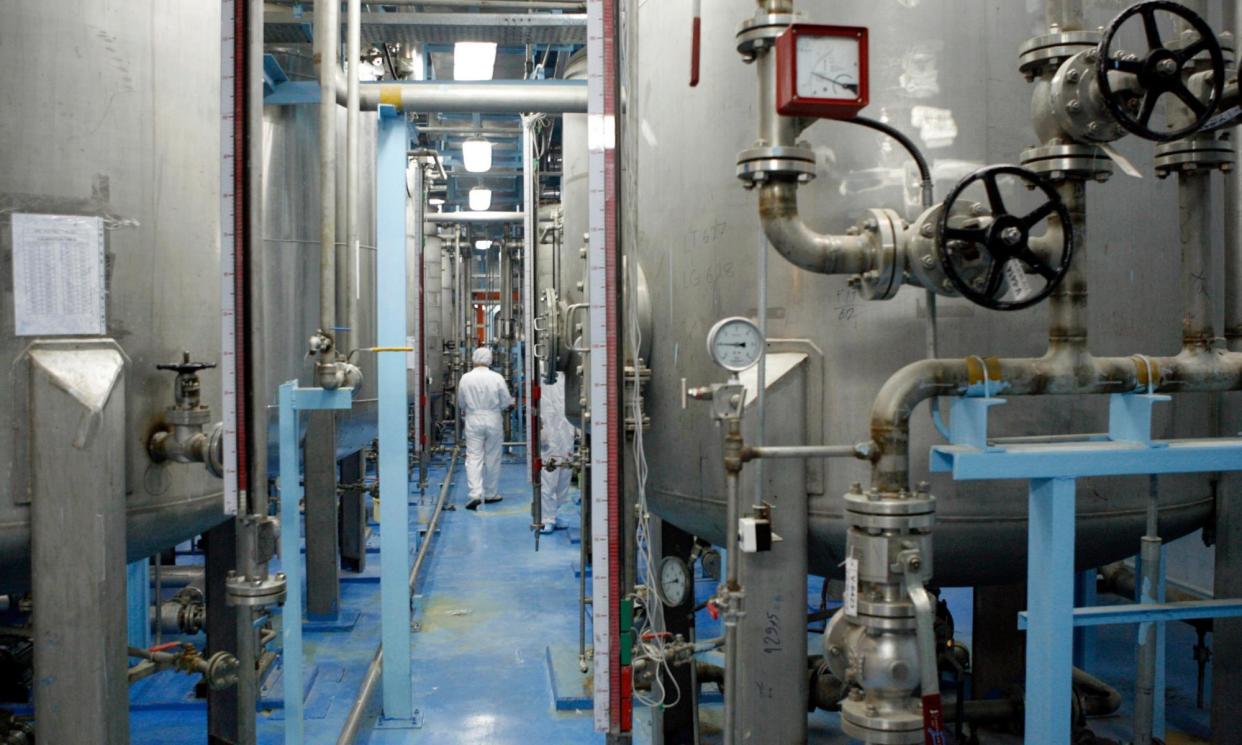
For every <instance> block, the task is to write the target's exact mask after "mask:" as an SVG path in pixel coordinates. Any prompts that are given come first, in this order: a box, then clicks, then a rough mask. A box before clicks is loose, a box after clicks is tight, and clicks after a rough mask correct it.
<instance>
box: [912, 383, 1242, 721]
mask: <svg viewBox="0 0 1242 745" xmlns="http://www.w3.org/2000/svg"><path fill="white" fill-rule="evenodd" d="M1167 400H1169V397H1168V396H1158V395H1151V394H1124V395H1120V394H1119V395H1113V396H1111V400H1110V402H1109V435H1108V437H1107V438H1105V439H1100V438H1093V439H1090V440H1086V441H1083V442H1073V443H1055V444H1017V445H1008V446H1005V447H997V446H993V445H989V444H988V436H987V431H988V427H987V417H988V410H989V409H990V408H991V407H993V406H998V405H1000V404H1003V403H1005V401H1004V399H999V398H991V397H986V396H984V397H965V398H958V399H955V400H954V402H953V406H952V419H951V421H950V426H949V439H950V442H951V444H949V445H938V446H935V447H933V448H932V449H931V470H932V471H937V472H948V473H951V474H953V478H954V479H956V480H959V481H965V480H981V479H1027V480H1029V481H1030V521H1029V528H1028V536H1027V541H1028V552H1029V553H1028V564H1027V606H1028V608H1027V611H1026V612H1025V613H1023V614H1021V616H1020V618H1019V619H1018V622H1019V627H1020V628H1025V629H1026V631H1027V645H1026V649H1027V653H1026V740H1027V742H1037V743H1061V742H1069V741H1070V697H1071V691H1070V686H1071V682H1070V681H1071V676H1072V672H1073V654H1074V643H1073V638H1074V628H1075V627H1076V626H1096V625H1103V624H1122V623H1127V624H1129V623H1137V624H1145V623H1157V624H1164V623H1167V622H1168V621H1174V620H1183V619H1188V618H1208V617H1217V618H1222V617H1238V616H1242V602H1240V601H1237V600H1212V601H1204V602H1195V603H1162V602H1154V601H1155V600H1156V599H1158V598H1160V597H1162V596H1163V593H1161V592H1160V591H1159V589H1158V588H1159V587H1161V586H1163V583H1164V575H1163V562H1161V564H1162V566H1160V567H1157V569H1156V571H1155V572H1154V574H1155V575H1156V577H1157V582H1156V585H1157V590H1156V592H1155V593H1154V594H1153V593H1150V592H1148V593H1144V596H1143V598H1142V600H1143V601H1144V602H1141V603H1139V604H1135V605H1122V606H1111V607H1106V608H1078V609H1076V608H1074V527H1075V526H1074V502H1075V485H1076V482H1077V479H1079V478H1083V477H1087V476H1125V475H1153V474H1166V473H1201V472H1218V471H1242V438H1219V439H1210V440H1203V439H1199V440H1152V438H1151V417H1152V408H1153V406H1154V405H1155V404H1157V403H1160V402H1163V401H1167ZM1135 548H1136V549H1137V548H1138V547H1137V546H1136V547H1135ZM1143 584H1144V585H1147V586H1150V585H1151V583H1150V582H1144V583H1143ZM1162 662H1163V661H1162V660H1161V664H1160V665H1159V666H1158V668H1157V685H1156V700H1157V706H1158V710H1157V721H1156V722H1155V723H1154V724H1155V725H1156V727H1157V728H1158V729H1157V735H1158V736H1161V737H1162V736H1163V703H1162V702H1163V697H1164V670H1163V664H1162Z"/></svg>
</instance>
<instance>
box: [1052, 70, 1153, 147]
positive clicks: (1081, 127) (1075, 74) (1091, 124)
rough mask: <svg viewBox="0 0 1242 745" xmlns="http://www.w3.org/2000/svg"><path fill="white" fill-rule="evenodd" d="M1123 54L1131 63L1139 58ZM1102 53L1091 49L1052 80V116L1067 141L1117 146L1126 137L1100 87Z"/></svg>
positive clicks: (1059, 71) (1058, 72) (1124, 129)
mask: <svg viewBox="0 0 1242 745" xmlns="http://www.w3.org/2000/svg"><path fill="white" fill-rule="evenodd" d="M1118 54H1124V56H1125V57H1126V58H1127V59H1130V60H1132V61H1134V60H1137V59H1138V58H1137V57H1136V56H1135V55H1133V54H1125V53H1122V52H1118ZM1098 67H1099V51H1098V50H1096V49H1089V50H1087V51H1084V52H1079V53H1078V54H1075V55H1074V56H1073V57H1070V58H1069V59H1068V60H1066V61H1065V62H1064V63H1063V64H1062V65H1061V66H1060V67H1059V68H1057V72H1056V74H1055V75H1053V76H1052V85H1051V93H1050V96H1049V99H1050V100H1049V102H1048V103H1049V113H1051V114H1052V118H1053V120H1054V121H1055V122H1056V126H1057V129H1059V130H1060V131H1061V132H1062V133H1064V135H1065V137H1066V138H1068V139H1072V140H1075V141H1078V142H1114V141H1116V140H1120V139H1121V138H1122V137H1125V135H1126V128H1125V127H1123V126H1121V124H1119V123H1118V122H1117V119H1116V118H1115V117H1114V116H1113V115H1112V113H1111V112H1110V111H1109V108H1108V104H1107V103H1106V102H1105V101H1104V98H1103V97H1102V96H1101V95H1100V91H1099V88H1098V85H1097V79H1098Z"/></svg>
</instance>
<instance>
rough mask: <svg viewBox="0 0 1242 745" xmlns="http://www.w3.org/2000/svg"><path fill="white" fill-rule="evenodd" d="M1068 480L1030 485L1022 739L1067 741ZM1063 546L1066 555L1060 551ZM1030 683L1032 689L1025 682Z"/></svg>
mask: <svg viewBox="0 0 1242 745" xmlns="http://www.w3.org/2000/svg"><path fill="white" fill-rule="evenodd" d="M1074 488H1075V484H1074V480H1073V479H1063V478H1052V479H1037V480H1034V481H1032V482H1031V494H1030V520H1029V522H1028V529H1027V530H1028V536H1027V541H1028V545H1029V557H1028V559H1027V573H1026V587H1027V590H1026V593H1027V606H1028V607H1029V608H1030V610H1029V611H1028V614H1029V615H1028V626H1027V635H1026V680H1027V687H1026V730H1025V732H1026V739H1027V742H1039V743H1054V742H1066V743H1067V742H1069V741H1070V702H1071V700H1072V691H1071V690H1070V689H1071V686H1072V682H1071V681H1072V679H1073V672H1074V623H1073V616H1072V614H1073V610H1074V592H1073V588H1074V551H1073V546H1074V501H1075V495H1074ZM1066 546H1069V547H1070V549H1069V550H1068V551H1067V550H1065V547H1066ZM1032 681H1035V682H1036V684H1035V685H1034V686H1032V685H1031V682H1032Z"/></svg>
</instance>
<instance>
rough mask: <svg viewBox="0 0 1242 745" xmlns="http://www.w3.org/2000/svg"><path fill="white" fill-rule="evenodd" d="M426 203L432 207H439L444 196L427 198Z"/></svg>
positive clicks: (442, 202)
mask: <svg viewBox="0 0 1242 745" xmlns="http://www.w3.org/2000/svg"><path fill="white" fill-rule="evenodd" d="M427 204H430V205H431V206H432V207H439V206H440V205H442V204H444V197H432V198H430V199H428V200H427Z"/></svg>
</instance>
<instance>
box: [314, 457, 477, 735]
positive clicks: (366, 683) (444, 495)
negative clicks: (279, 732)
mask: <svg viewBox="0 0 1242 745" xmlns="http://www.w3.org/2000/svg"><path fill="white" fill-rule="evenodd" d="M460 453H461V445H460V444H456V445H454V446H453V455H452V457H451V458H449V465H448V471H446V472H445V474H444V483H442V484H441V485H440V497H439V499H437V500H436V508H435V511H433V512H432V513H431V520H430V521H429V522H428V523H427V537H426V539H424V540H423V542H422V545H420V546H419V547H418V555H417V556H415V557H414V566H412V567H411V568H410V579H409V586H410V595H411V596H413V595H414V592H415V589H416V587H417V585H418V575H419V573H420V572H421V571H422V569H423V561H424V559H426V557H427V549H428V548H429V547H430V546H431V544H432V543H433V542H434V541H435V535H436V530H437V527H438V526H439V524H440V515H441V513H442V512H443V511H444V503H445V501H446V500H447V499H448V492H449V487H450V486H452V484H453V471H454V469H455V468H456V467H457V456H458V455H459V454H460ZM383 667H384V646H383V645H382V644H381V645H379V646H378V647H376V648H375V656H374V657H372V658H371V664H370V665H369V666H367V672H366V675H364V676H363V678H362V687H361V688H360V689H359V691H358V697H357V698H356V699H354V704H353V706H351V707H350V709H349V714H348V716H346V717H345V725H344V726H343V727H342V728H341V734H340V736H339V737H337V738H336V745H353V743H354V741H355V740H357V739H358V730H359V729H361V727H362V718H363V716H364V715H365V714H366V710H367V706H368V705H369V703H370V701H371V697H372V696H373V695H374V694H375V689H376V687H377V686H378V685H379V680H380V671H381V670H382V669H383Z"/></svg>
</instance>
